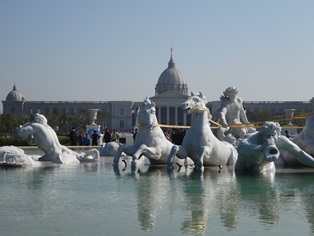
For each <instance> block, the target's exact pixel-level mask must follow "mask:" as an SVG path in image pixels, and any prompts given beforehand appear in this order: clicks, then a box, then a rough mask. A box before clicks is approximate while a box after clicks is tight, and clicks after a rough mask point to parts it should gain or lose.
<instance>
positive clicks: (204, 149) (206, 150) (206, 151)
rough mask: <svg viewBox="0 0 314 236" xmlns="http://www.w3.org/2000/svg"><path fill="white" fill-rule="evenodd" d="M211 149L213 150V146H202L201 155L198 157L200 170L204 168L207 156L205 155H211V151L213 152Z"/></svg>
mask: <svg viewBox="0 0 314 236" xmlns="http://www.w3.org/2000/svg"><path fill="white" fill-rule="evenodd" d="M211 151H212V148H210V147H208V146H205V147H204V146H202V147H201V148H200V152H199V153H200V155H199V157H198V159H197V168H198V169H199V170H204V157H205V155H206V156H207V157H210V153H211Z"/></svg>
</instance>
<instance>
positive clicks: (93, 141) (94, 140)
mask: <svg viewBox="0 0 314 236" xmlns="http://www.w3.org/2000/svg"><path fill="white" fill-rule="evenodd" d="M99 138H100V136H99V135H98V134H97V130H94V133H93V134H92V136H91V139H92V146H97V145H98V139H99Z"/></svg>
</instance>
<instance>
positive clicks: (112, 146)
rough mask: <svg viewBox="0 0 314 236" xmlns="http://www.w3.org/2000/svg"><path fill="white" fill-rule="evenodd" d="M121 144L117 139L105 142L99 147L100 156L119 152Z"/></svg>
mask: <svg viewBox="0 0 314 236" xmlns="http://www.w3.org/2000/svg"><path fill="white" fill-rule="evenodd" d="M120 145H121V144H120V143H119V142H117V141H112V142H108V143H103V144H102V145H101V146H100V148H99V154H100V156H114V155H116V153H117V152H118V149H119V147H120ZM122 155H123V153H122Z"/></svg>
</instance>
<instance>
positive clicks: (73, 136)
mask: <svg viewBox="0 0 314 236" xmlns="http://www.w3.org/2000/svg"><path fill="white" fill-rule="evenodd" d="M136 132H137V131H136ZM135 135H136V134H135ZM133 137H134V136H133ZM100 139H102V142H103V143H109V142H114V141H117V142H119V139H120V134H119V133H118V132H116V130H115V129H114V130H112V132H110V130H109V129H108V128H106V129H105V130H104V131H103V132H102V134H100V132H99V131H98V130H96V129H95V130H94V131H93V133H92V134H91V135H89V134H88V133H86V134H85V135H83V134H82V132H81V131H79V132H78V133H77V131H76V130H75V128H74V127H73V128H72V130H71V132H70V145H71V146H90V145H92V146H97V145H98V143H99V140H100Z"/></svg>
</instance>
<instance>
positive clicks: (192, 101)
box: [181, 92, 208, 113]
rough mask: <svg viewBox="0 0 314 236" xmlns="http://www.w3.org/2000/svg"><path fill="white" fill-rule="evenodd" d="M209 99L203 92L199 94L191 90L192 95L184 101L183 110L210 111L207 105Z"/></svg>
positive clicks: (188, 111) (189, 111)
mask: <svg viewBox="0 0 314 236" xmlns="http://www.w3.org/2000/svg"><path fill="white" fill-rule="evenodd" d="M206 103H207V100H206V98H205V96H203V94H202V93H201V92H199V93H198V94H196V93H193V92H191V96H190V97H189V98H188V100H186V101H185V102H184V103H182V104H181V108H182V110H184V111H185V112H187V113H191V112H192V111H193V112H198V113H200V112H204V111H208V108H207V107H206Z"/></svg>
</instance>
